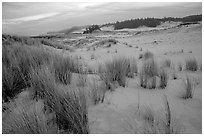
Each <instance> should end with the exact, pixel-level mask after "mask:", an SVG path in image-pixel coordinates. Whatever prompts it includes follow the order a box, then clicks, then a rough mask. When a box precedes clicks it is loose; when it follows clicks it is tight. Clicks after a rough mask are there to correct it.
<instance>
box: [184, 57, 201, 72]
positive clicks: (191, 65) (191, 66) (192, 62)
mask: <svg viewBox="0 0 204 136" xmlns="http://www.w3.org/2000/svg"><path fill="white" fill-rule="evenodd" d="M186 70H190V71H197V70H198V63H197V61H196V59H195V58H190V59H188V60H186Z"/></svg>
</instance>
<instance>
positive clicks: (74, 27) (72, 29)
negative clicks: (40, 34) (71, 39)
mask: <svg viewBox="0 0 204 136" xmlns="http://www.w3.org/2000/svg"><path fill="white" fill-rule="evenodd" d="M86 27H87V26H73V27H71V28H68V29H63V30H60V31H56V32H47V34H70V33H72V32H74V31H77V30H81V29H84V28H86Z"/></svg>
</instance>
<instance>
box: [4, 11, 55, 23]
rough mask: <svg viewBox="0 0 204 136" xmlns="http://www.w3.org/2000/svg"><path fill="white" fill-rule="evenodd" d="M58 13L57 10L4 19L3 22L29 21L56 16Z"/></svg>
mask: <svg viewBox="0 0 204 136" xmlns="http://www.w3.org/2000/svg"><path fill="white" fill-rule="evenodd" d="M58 14H59V13H57V12H53V13H45V14H39V15H33V16H26V17H20V18H14V19H3V24H19V23H23V22H28V21H37V20H41V19H45V18H50V17H53V16H56V15H58Z"/></svg>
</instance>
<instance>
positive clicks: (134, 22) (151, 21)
mask: <svg viewBox="0 0 204 136" xmlns="http://www.w3.org/2000/svg"><path fill="white" fill-rule="evenodd" d="M166 21H174V22H183V23H187V22H194V23H195V22H198V21H202V15H191V16H186V17H183V18H174V17H164V18H141V19H131V20H125V21H121V22H119V21H117V22H116V23H107V24H103V25H101V27H104V26H107V27H108V26H111V25H113V26H114V29H115V30H118V29H123V28H138V27H140V26H147V27H156V26H158V25H160V24H161V23H162V22H166Z"/></svg>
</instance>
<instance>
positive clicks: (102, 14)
mask: <svg viewBox="0 0 204 136" xmlns="http://www.w3.org/2000/svg"><path fill="white" fill-rule="evenodd" d="M195 14H202V3H201V2H194V3H192V2H191V3H189V2H179V3H178V2H164V3H162V2H153V3H151V2H145V3H141V2H111V3H107V2H89V3H84V2H76V3H74V2H64V3H63V2H59V3H56V2H36V3H34V2H32V3H31V2H29V3H26V2H3V3H2V32H3V33H6V34H17V35H24V36H28V35H38V34H45V33H47V32H50V31H58V30H63V29H67V28H70V27H72V26H83V25H91V24H104V23H109V22H116V21H122V20H126V19H133V18H143V17H169V16H171V17H184V16H188V15H195Z"/></svg>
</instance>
